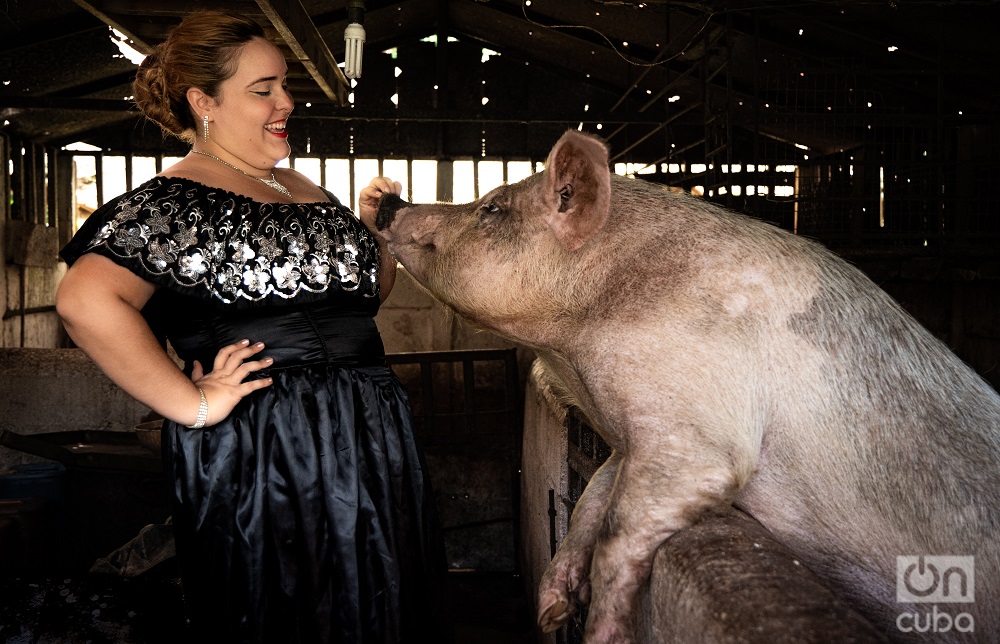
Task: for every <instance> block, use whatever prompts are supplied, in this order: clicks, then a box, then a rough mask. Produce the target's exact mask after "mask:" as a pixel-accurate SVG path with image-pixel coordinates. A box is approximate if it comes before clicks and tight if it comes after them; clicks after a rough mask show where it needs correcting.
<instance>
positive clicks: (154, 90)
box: [132, 11, 264, 141]
mask: <svg viewBox="0 0 1000 644" xmlns="http://www.w3.org/2000/svg"><path fill="white" fill-rule="evenodd" d="M263 37H264V29H263V28H262V27H261V26H260V25H259V24H258V23H257V22H255V21H254V20H253V19H252V18H248V17H246V16H240V15H236V14H231V13H224V12H221V11H197V12H195V13H192V14H190V15H188V16H187V17H186V18H185V19H184V20H182V21H181V23H180V24H179V25H177V26H176V27H174V29H173V30H171V32H170V35H169V36H168V37H167V39H166V41H164V42H163V43H161V44H160V45H158V46H157V47H156V48H155V49H154V50H153V53H152V54H150V55H149V56H146V58H145V60H143V61H142V64H140V65H139V71H138V72H137V73H136V76H135V81H134V82H133V84H132V88H133V93H134V95H135V104H136V105H137V106H138V107H139V109H140V110H141V111H142V113H143V114H144V115H145V116H146V118H148V119H150V120H151V121H153V122H155V123H157V124H158V125H159V126H160V127H161V128H163V130H164V131H165V132H169V133H171V134H173V135H175V136H177V137H178V138H181V139H184V140H185V141H192V140H193V139H194V136H195V132H196V131H197V127H198V123H197V122H196V121H195V117H194V115H193V114H192V112H191V107H190V105H189V104H188V101H187V91H188V90H189V89H190V88H192V87H197V88H198V89H200V90H201V91H203V92H205V93H206V94H208V95H209V96H212V97H215V96H218V94H219V85H220V84H221V83H222V82H223V81H225V80H227V79H228V78H230V77H232V75H233V74H235V73H236V67H237V65H238V63H237V57H238V55H239V53H240V50H241V49H242V48H243V46H244V45H246V44H247V43H248V42H250V41H251V40H253V39H254V38H263Z"/></svg>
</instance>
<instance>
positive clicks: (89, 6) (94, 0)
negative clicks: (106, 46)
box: [73, 0, 153, 56]
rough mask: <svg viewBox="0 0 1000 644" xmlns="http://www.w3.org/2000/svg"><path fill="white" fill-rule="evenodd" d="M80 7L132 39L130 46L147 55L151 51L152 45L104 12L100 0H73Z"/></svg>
mask: <svg viewBox="0 0 1000 644" xmlns="http://www.w3.org/2000/svg"><path fill="white" fill-rule="evenodd" d="M73 2H75V3H76V4H77V5H79V6H80V7H81V8H82V9H85V10H86V11H88V12H89V13H90V14H92V15H94V16H97V18H99V19H100V20H101V21H102V22H103V23H104V24H106V25H108V26H109V27H112V28H114V29H117V30H118V31H119V32H121V34H122V35H123V36H125V37H126V38H128V39H129V40H131V41H132V48H133V49H135V50H136V51H138V52H139V53H141V54H146V55H147V56H148V55H149V54H151V53H153V47H152V46H150V44H149V43H147V42H145V41H144V40H142V39H140V38H139V37H138V36H136V35H135V34H134V33H132V30H131V29H129V28H128V27H126V26H125V25H123V24H122V23H121V22H120V21H118V20H116V19H115V18H113V17H112V16H111V15H110V14H108V13H106V12H105V10H104V7H103V3H102V2H101V0H90V1H89V2H88V1H87V0H73Z"/></svg>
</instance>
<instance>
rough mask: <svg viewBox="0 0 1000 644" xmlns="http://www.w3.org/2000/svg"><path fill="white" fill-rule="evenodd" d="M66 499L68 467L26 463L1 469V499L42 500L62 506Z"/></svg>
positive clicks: (53, 463) (54, 464)
mask: <svg viewBox="0 0 1000 644" xmlns="http://www.w3.org/2000/svg"><path fill="white" fill-rule="evenodd" d="M65 498H66V466H65V465H63V464H62V463H55V462H51V463H26V464H21V465H13V466H11V467H10V468H8V469H0V499H40V500H42V501H49V502H52V503H55V504H57V505H61V504H62V503H63V502H64V501H65Z"/></svg>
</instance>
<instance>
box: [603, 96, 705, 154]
mask: <svg viewBox="0 0 1000 644" xmlns="http://www.w3.org/2000/svg"><path fill="white" fill-rule="evenodd" d="M697 107H698V105H697V104H696V105H691V106H689V107H686V108H684V109H683V110H681V111H680V112H677V113H676V114H674V115H672V116H671V117H670V118H668V119H667V120H666V121H664V122H663V123H660V124H659V125H657V126H656V127H655V128H653V129H652V130H651V131H650V132H648V133H647V134H646V135H645V136H642V137H640V138H639V139H638V140H636V141H633V142H632V144H631V145H629V146H628V147H626V148H625V149H624V150H622V151H620V152H618V153H617V154H616V155H614V156H613V157H611V161H614V160H616V159H619V158H621V157H622V156H623V155H624V154H625V153H627V152H629V151H630V150H632V149H633V148H635V147H636V146H637V145H640V144H641V143H642V142H643V141H645V140H646V139H648V138H649V137H651V136H653V135H654V134H656V133H657V132H659V131H660V130H662V129H663V128H665V127H667V126H668V125H670V124H671V123H673V122H674V121H676V120H677V119H679V118H680V117H682V116H684V115H685V114H687V113H688V112H690V111H691V110H693V109H695V108H697Z"/></svg>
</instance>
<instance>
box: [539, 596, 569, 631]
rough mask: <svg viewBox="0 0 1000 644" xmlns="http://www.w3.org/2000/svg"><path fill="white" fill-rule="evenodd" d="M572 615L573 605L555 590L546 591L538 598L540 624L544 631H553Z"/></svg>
mask: <svg viewBox="0 0 1000 644" xmlns="http://www.w3.org/2000/svg"><path fill="white" fill-rule="evenodd" d="M572 616H573V605H572V604H571V603H570V602H569V601H568V600H567V599H566V597H560V596H559V594H558V593H556V592H555V591H552V590H548V591H545V592H544V593H542V595H541V597H539V598H538V626H539V627H540V628H541V629H542V632H543V633H551V632H552V631H554V630H556V629H557V628H559V627H560V626H562V625H563V624H565V623H566V622H567V621H569V618H570V617H572Z"/></svg>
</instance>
